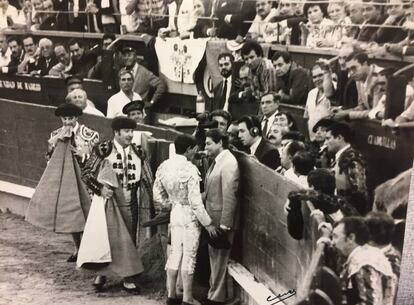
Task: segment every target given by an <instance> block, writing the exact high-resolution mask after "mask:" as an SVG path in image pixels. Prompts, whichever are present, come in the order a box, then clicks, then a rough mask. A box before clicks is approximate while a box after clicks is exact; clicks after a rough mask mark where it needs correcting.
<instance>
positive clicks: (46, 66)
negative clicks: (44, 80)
mask: <svg viewBox="0 0 414 305" xmlns="http://www.w3.org/2000/svg"><path fill="white" fill-rule="evenodd" d="M39 49H40V57H39V60H38V61H37V64H36V67H35V68H34V69H33V70H32V71H31V72H30V73H31V74H32V75H40V76H43V75H47V74H49V71H50V69H52V67H53V66H55V65H56V64H57V63H58V60H57V58H56V56H55V53H54V52H53V42H52V41H51V40H50V39H48V38H42V39H40V40H39Z"/></svg>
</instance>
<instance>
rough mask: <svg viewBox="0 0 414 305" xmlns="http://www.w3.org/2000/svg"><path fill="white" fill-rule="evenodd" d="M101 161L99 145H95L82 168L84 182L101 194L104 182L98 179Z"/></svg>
mask: <svg viewBox="0 0 414 305" xmlns="http://www.w3.org/2000/svg"><path fill="white" fill-rule="evenodd" d="M101 162H102V158H100V156H99V154H98V146H95V148H94V149H93V150H92V154H91V156H90V157H89V159H88V160H87V161H86V164H85V166H84V167H83V170H82V180H83V182H85V184H86V185H87V186H88V187H89V188H90V189H91V190H92V191H93V192H94V193H95V194H97V195H100V194H101V188H102V184H101V183H99V182H98V180H97V179H96V177H97V176H98V170H99V167H100V164H101Z"/></svg>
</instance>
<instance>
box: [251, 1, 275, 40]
mask: <svg viewBox="0 0 414 305" xmlns="http://www.w3.org/2000/svg"><path fill="white" fill-rule="evenodd" d="M272 5H273V2H272V1H269V0H257V1H256V17H255V18H254V19H253V23H252V25H251V27H250V29H249V32H248V35H250V37H251V38H252V39H254V40H257V41H258V42H272V40H273V39H272V38H273V37H272V36H273V27H272V25H271V24H270V22H271V20H272V18H273V17H276V16H277V15H278V11H277V9H276V8H274V7H272ZM276 37H277V33H276Z"/></svg>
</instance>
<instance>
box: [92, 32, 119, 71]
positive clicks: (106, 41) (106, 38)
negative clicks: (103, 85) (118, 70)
mask: <svg viewBox="0 0 414 305" xmlns="http://www.w3.org/2000/svg"><path fill="white" fill-rule="evenodd" d="M114 41H115V35H114V34H108V33H105V34H104V35H103V36H102V43H101V48H100V50H99V56H98V57H97V63H96V64H95V65H94V66H93V67H92V68H90V70H89V71H88V78H92V79H102V54H103V52H104V50H107V49H108V47H110V46H111V44H112V43H113V42H114ZM112 55H113V56H114V57H115V54H112Z"/></svg>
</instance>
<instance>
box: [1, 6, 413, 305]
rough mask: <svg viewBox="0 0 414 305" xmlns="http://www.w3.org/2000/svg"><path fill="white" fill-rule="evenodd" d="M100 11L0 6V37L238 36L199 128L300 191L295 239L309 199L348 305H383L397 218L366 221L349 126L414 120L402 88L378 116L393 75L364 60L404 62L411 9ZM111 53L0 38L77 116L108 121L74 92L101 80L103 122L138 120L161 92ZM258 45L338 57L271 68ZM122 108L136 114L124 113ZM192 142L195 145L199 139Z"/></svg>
mask: <svg viewBox="0 0 414 305" xmlns="http://www.w3.org/2000/svg"><path fill="white" fill-rule="evenodd" d="M96 2H97V3H95V2H94V1H90V2H88V3H87V4H86V3H85V2H83V1H74V2H71V1H62V2H56V3H55V2H53V1H52V0H46V1H43V2H41V1H37V0H33V1H31V2H30V1H27V2H25V3H24V5H21V6H20V7H19V6H18V4H19V3H15V6H13V3H9V1H7V0H0V5H1V6H0V12H1V14H3V16H2V15H0V17H4V16H6V17H7V18H0V21H2V22H3V24H1V23H0V28H5V27H8V26H18V25H19V24H20V25H22V26H23V25H27V24H30V28H31V29H32V30H44V29H51V30H73V31H85V30H90V31H93V32H99V31H101V32H105V33H147V34H150V35H159V36H161V37H175V36H179V37H181V38H182V39H186V38H198V37H219V38H225V39H229V40H235V41H236V43H237V44H239V45H240V48H238V50H236V51H237V52H238V53H237V54H231V53H228V52H223V53H221V54H220V55H219V56H218V58H217V66H218V69H219V71H220V74H221V76H222V77H223V80H222V81H221V82H219V83H218V84H217V86H216V87H215V88H214V90H213V97H212V98H211V100H210V101H209V103H208V104H207V103H206V105H208V108H209V109H208V110H209V111H210V112H211V113H209V114H208V113H207V114H204V118H208V120H211V121H214V122H216V127H218V128H219V129H221V130H222V131H223V132H227V133H228V135H229V138H230V144H231V145H230V148H231V149H233V148H235V149H238V150H242V151H245V152H246V153H247V154H249V155H251V156H252V157H254V158H256V159H257V160H258V161H259V162H260V163H262V164H263V165H264V166H267V167H268V168H270V169H271V170H274V171H275V172H276V173H278V174H280V175H283V176H284V177H285V178H286V179H289V180H290V181H292V182H293V183H296V184H298V185H300V186H301V187H302V189H303V191H301V192H296V193H292V194H290V195H289V198H288V201H287V203H286V205H285V210H286V214H287V223H288V230H289V233H290V234H291V236H292V237H293V238H295V239H301V238H302V236H303V232H304V227H303V226H304V222H303V217H302V214H301V213H302V210H301V205H302V204H303V202H304V199H306V200H308V201H310V202H312V203H313V205H314V206H315V208H316V210H318V211H319V212H317V213H320V214H321V215H322V216H323V218H324V219H325V220H326V224H325V225H324V227H323V228H322V229H324V230H325V231H328V233H327V234H326V235H327V238H326V241H327V243H328V244H329V246H330V247H332V248H334V249H336V251H338V252H339V254H336V255H338V257H339V256H341V255H342V256H344V257H345V260H346V264H345V265H344V267H343V268H340V272H338V274H340V275H341V279H342V283H343V285H344V295H345V296H346V297H347V299H348V302H347V304H358V302H359V301H361V300H366V299H369V298H381V299H382V300H387V301H384V304H391V303H392V300H393V298H394V296H395V291H396V284H395V283H396V282H397V278H398V275H399V261H400V253H399V251H401V249H398V250H396V249H395V248H393V247H392V245H391V243H392V238H393V237H392V234H391V233H392V232H393V231H394V227H393V224H394V219H391V221H390V215H386V214H375V213H374V214H373V213H372V210H373V205H372V200H371V198H370V197H372V196H370V195H372V194H369V193H368V190H367V183H366V170H367V168H366V162H365V160H364V157H363V156H362V155H361V153H360V152H359V151H358V150H356V149H355V148H354V146H353V131H352V130H351V129H350V127H349V126H348V125H347V124H346V122H347V121H350V120H361V119H364V120H370V119H372V120H382V123H383V125H385V126H390V127H398V126H399V124H401V123H404V122H407V121H412V120H414V103H413V102H412V101H413V100H414V88H413V87H412V85H411V82H409V83H408V84H407V85H405V84H403V85H404V87H402V89H403V90H405V93H406V94H405V100H404V101H403V104H404V111H403V112H402V113H401V114H400V115H399V116H397V117H396V118H395V119H390V118H388V117H387V116H386V108H387V102H389V100H390V98H389V96H387V93H388V91H387V89H388V83H389V81H390V78H391V76H392V75H393V72H395V70H394V69H391V68H385V67H381V66H378V65H376V64H374V63H373V62H371V59H370V56H369V54H370V53H372V52H378V51H379V50H380V49H381V50H383V51H387V52H391V53H394V54H397V55H408V54H411V53H410V52H413V50H414V48H413V47H412V46H411V45H410V43H411V41H410V38H411V37H410V30H411V29H413V28H414V23H413V22H414V21H411V20H412V18H413V17H414V5H413V4H412V3H408V2H404V1H402V2H401V1H394V0H390V1H389V2H388V3H384V5H380V4H379V3H378V1H377V2H373V1H370V0H364V1H362V2H351V1H350V2H346V1H345V2H343V1H342V2H335V1H332V3H321V2H317V1H315V2H313V1H307V2H306V3H304V4H303V5H302V4H300V3H297V2H290V1H285V0H281V1H279V2H276V1H265V0H257V1H240V0H229V1H225V0H213V1H201V0H195V1H187V0H183V1H180V2H179V3H178V2H176V1H162V0H160V1H151V2H147V1H142V0H134V1H127V2H123V1H120V2H118V3H117V2H116V1H115V2H113V1H112V2H110V1H96ZM116 3H117V4H118V7H115V6H114V5H115V4H116ZM16 7H17V8H18V9H16ZM47 10H50V11H52V12H51V13H47V12H46V11H47ZM82 11H84V12H87V13H88V14H83V12H82ZM68 12H69V13H68ZM177 12H178V17H177V16H176V14H177ZM411 15H413V16H411ZM202 17H205V18H202ZM212 17H213V19H212ZM4 20H6V23H4ZM252 22H253V23H252ZM375 25H378V26H375ZM116 43H117V40H116V39H115V36H114V35H113V34H105V35H104V36H103V39H102V44H101V45H97V46H93V47H91V48H87V47H86V46H84V45H82V43H81V42H80V41H77V40H71V41H69V42H68V43H67V44H62V43H59V42H56V43H54V42H53V41H51V40H50V39H48V38H42V39H40V40H39V41H37V39H35V38H34V36H32V35H30V34H29V35H26V36H24V37H23V39H20V38H18V37H6V36H5V35H4V34H2V33H1V32H0V51H1V52H0V72H1V73H4V74H15V73H23V74H30V75H32V76H51V77H59V78H63V79H65V80H66V85H67V90H68V94H67V97H66V101H67V102H69V103H73V104H75V105H77V106H79V107H80V108H82V109H83V112H84V113H89V114H94V115H98V116H104V114H103V113H102V112H100V111H99V110H97V109H96V108H95V107H94V103H93V101H90V100H88V97H87V92H86V91H85V90H84V89H83V88H82V78H86V77H87V78H92V79H99V80H101V81H103V83H104V86H105V89H107V90H109V91H111V92H112V94H113V95H112V96H111V97H110V98H109V100H108V101H107V109H105V111H106V116H107V117H109V118H112V117H116V116H118V115H121V114H125V115H128V116H130V117H131V113H132V112H133V111H139V121H140V122H142V117H143V116H145V110H144V106H146V107H151V106H152V105H153V104H155V103H157V102H158V101H160V100H161V97H162V96H163V94H164V93H165V92H166V90H167V88H166V84H165V83H164V82H163V80H162V79H160V78H159V77H157V76H156V75H155V74H154V73H153V72H151V71H150V70H148V69H147V68H146V67H145V66H144V65H141V64H140V63H139V61H138V56H137V54H136V50H135V48H134V47H131V46H128V45H124V46H123V47H122V48H120V49H119V51H116V50H115V45H116ZM260 43H284V44H301V45H304V46H308V47H315V48H323V47H326V48H340V50H339V52H338V56H337V57H336V58H334V60H326V59H320V60H318V61H316V62H315V63H314V65H313V66H312V67H311V69H310V70H308V69H306V68H304V67H301V66H300V65H299V64H298V63H296V62H295V61H294V59H293V58H292V56H291V55H290V54H289V53H288V52H286V51H276V52H274V53H272V54H271V57H270V58H267V57H266V56H265V52H264V50H263V48H262V46H261V44H260ZM138 80H139V81H138ZM142 101H143V102H144V103H142ZM130 102H135V104H136V107H135V108H133V109H132V108H131V109H126V108H125V107H126V105H128V104H130ZM280 103H283V104H290V105H296V106H301V107H303V108H304V117H303V118H304V120H305V121H306V122H307V130H308V132H307V133H306V134H305V133H301V132H300V131H298V129H297V127H296V122H295V121H294V120H293V118H292V116H291V114H289V113H287V112H282V111H280V110H279V106H280ZM137 122H138V120H137ZM207 125H208V124H207ZM207 125H203V126H207ZM213 125H214V124H213ZM201 129H203V128H201ZM204 134H205V133H204ZM196 135H198V137H199V138H200V137H202V135H203V132H202V130H197V132H196ZM199 142H200V143H204V139H199ZM202 149H203V148H202ZM206 168H208V166H207V167H206ZM205 174H206V173H203V172H202V171H201V175H202V176H203V175H205ZM370 212H371V213H370ZM386 233H387V234H386ZM381 234H382V235H381ZM380 235H381V236H380ZM370 258H375V259H374V260H371V261H368V260H369V259H370ZM338 260H340V259H338ZM355 265H357V266H358V267H359V269H355ZM367 278H371V279H373V278H374V279H375V281H374V280H372V281H367V280H366V279H367ZM350 282H352V285H350ZM379 282H382V283H384V285H378V283H379ZM389 300H391V301H389Z"/></svg>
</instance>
